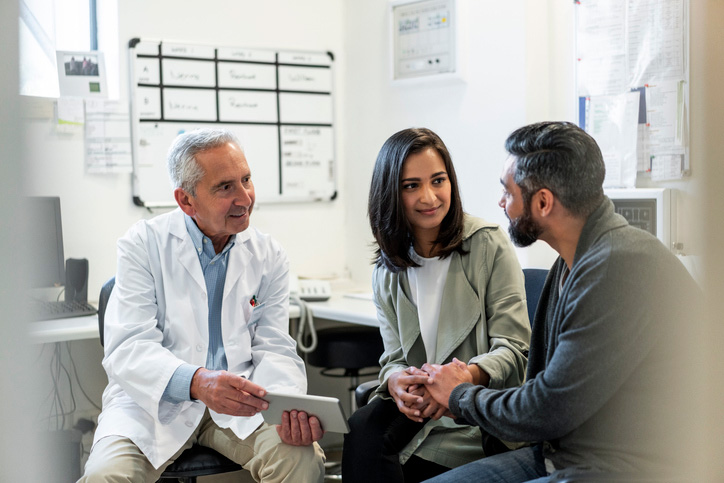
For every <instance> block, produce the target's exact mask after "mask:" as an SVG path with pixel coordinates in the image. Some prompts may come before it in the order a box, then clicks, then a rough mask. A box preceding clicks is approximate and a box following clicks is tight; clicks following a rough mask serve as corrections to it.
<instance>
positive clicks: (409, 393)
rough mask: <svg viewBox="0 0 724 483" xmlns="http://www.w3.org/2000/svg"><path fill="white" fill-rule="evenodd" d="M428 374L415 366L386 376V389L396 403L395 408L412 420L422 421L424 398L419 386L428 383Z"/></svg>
mask: <svg viewBox="0 0 724 483" xmlns="http://www.w3.org/2000/svg"><path fill="white" fill-rule="evenodd" d="M430 382H431V380H430V378H429V376H428V375H427V374H426V373H424V372H422V371H420V370H419V369H417V368H415V367H409V368H407V369H405V370H404V371H400V372H395V373H392V374H390V377H389V378H387V391H388V392H389V393H390V395H391V396H392V399H394V400H395V403H396V404H397V409H399V411H400V412H401V413H402V414H404V415H405V416H407V417H408V418H409V419H411V420H413V421H417V422H418V423H421V422H423V415H422V412H423V409H421V408H423V406H422V405H423V403H424V399H423V397H422V396H421V395H420V393H421V391H420V389H421V386H423V385H424V384H428V383H430Z"/></svg>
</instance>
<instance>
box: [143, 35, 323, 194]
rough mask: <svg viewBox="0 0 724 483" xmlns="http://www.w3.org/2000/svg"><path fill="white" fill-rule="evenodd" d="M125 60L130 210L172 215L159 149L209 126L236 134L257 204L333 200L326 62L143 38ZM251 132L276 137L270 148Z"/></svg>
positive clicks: (317, 56)
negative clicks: (129, 124) (148, 209)
mask: <svg viewBox="0 0 724 483" xmlns="http://www.w3.org/2000/svg"><path fill="white" fill-rule="evenodd" d="M129 53H130V66H131V68H130V69H129V71H130V75H131V83H130V85H131V86H132V92H131V111H132V115H131V118H132V121H131V122H132V132H133V154H134V156H133V161H134V172H133V200H134V203H135V204H136V205H138V206H145V207H161V206H175V202H174V201H173V197H172V192H171V190H170V189H165V190H164V187H166V186H168V181H167V174H166V169H165V150H167V149H168V146H170V144H171V142H172V141H173V139H174V138H175V137H176V135H178V134H179V132H182V131H185V130H189V129H194V128H197V127H203V126H208V125H210V124H211V125H218V126H219V127H223V128H227V129H230V130H232V131H235V132H236V133H237V135H239V137H240V139H241V141H242V144H243V145H244V146H243V147H244V151H245V153H246V155H247V157H248V160H249V165H250V166H251V167H252V172H253V175H254V180H255V187H257V193H258V198H260V199H261V201H262V202H284V201H321V200H331V199H334V198H335V197H336V161H335V156H334V122H333V95H332V62H333V56H332V54H331V53H329V52H296V51H289V52H287V51H266V50H259V49H244V48H234V47H209V46H199V45H189V44H181V43H171V42H162V41H146V40H144V41H141V40H140V39H133V40H132V41H131V42H130V43H129ZM253 126H259V127H261V126H264V127H263V128H262V129H268V128H272V129H275V131H276V132H275V137H276V140H275V142H274V143H273V144H274V145H273V146H269V144H272V143H270V139H271V137H270V136H269V131H266V133H261V132H260V131H258V130H257V129H252V127H253ZM260 134H261V135H260ZM255 141H256V142H257V143H259V144H255ZM262 142H263V143H264V144H261V143H262ZM164 144H165V145H164ZM272 149H273V150H274V153H273V154H272V153H271V150H272ZM162 152H163V153H164V156H163V158H160V156H161V153H162ZM252 153H254V154H255V155H256V156H257V157H256V158H255V157H254V156H252ZM271 158H275V159H274V161H275V164H276V166H273V167H272V166H269V164H270V163H269V159H271ZM160 177H163V178H165V179H159V178H160Z"/></svg>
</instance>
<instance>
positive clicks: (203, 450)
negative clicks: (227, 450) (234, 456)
mask: <svg viewBox="0 0 724 483" xmlns="http://www.w3.org/2000/svg"><path fill="white" fill-rule="evenodd" d="M241 469H242V468H241V465H239V464H238V463H234V462H233V461H231V460H230V459H229V458H227V457H226V456H224V455H222V454H221V453H219V452H217V451H216V450H213V449H211V448H207V447H206V446H201V445H199V444H195V445H193V446H192V447H190V448H189V449H187V450H186V451H184V452H183V453H181V456H179V457H178V458H177V459H176V461H174V462H173V463H172V464H171V465H170V466H169V467H168V468H166V470H165V471H164V472H163V474H162V475H161V478H183V477H186V476H204V475H216V474H220V473H228V472H230V471H239V470H241Z"/></svg>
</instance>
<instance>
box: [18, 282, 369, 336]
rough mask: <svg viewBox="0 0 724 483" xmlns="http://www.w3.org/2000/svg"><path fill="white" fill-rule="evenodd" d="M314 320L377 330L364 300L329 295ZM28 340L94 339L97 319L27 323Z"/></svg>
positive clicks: (292, 310)
mask: <svg viewBox="0 0 724 483" xmlns="http://www.w3.org/2000/svg"><path fill="white" fill-rule="evenodd" d="M307 304H308V305H309V308H310V309H311V310H312V314H313V315H314V317H317V318H320V319H328V320H334V321H338V322H346V323H350V324H361V325H367V326H370V327H377V326H378V325H379V324H378V322H377V312H376V310H375V304H374V303H373V302H372V301H371V300H368V299H362V298H350V297H347V296H345V295H343V294H341V293H335V294H332V296H331V297H330V298H329V300H327V301H326V302H307ZM289 318H290V319H297V318H299V307H297V306H296V305H290V306H289ZM29 325H30V329H29V333H30V339H31V340H32V341H33V342H35V343H38V344H44V343H49V342H64V341H70V340H82V339H96V338H98V315H88V316H84V317H70V318H67V319H55V320H42V321H40V322H30V323H29Z"/></svg>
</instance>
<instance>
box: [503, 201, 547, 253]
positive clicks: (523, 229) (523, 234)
mask: <svg viewBox="0 0 724 483" xmlns="http://www.w3.org/2000/svg"><path fill="white" fill-rule="evenodd" d="M505 216H508V213H505ZM508 220H509V221H510V224H509V225H508V233H509V234H510V239H511V240H512V241H513V243H515V245H516V246H519V247H521V248H522V247H527V246H530V245H532V244H533V243H534V242H535V241H536V240H538V237H539V236H540V234H541V232H542V231H543V230H542V229H541V227H540V225H538V223H536V222H535V221H533V218H532V217H531V216H530V210H529V209H528V207H527V206H525V207H524V209H523V214H522V215H520V216H519V217H518V218H515V219H511V218H510V217H509V216H508Z"/></svg>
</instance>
